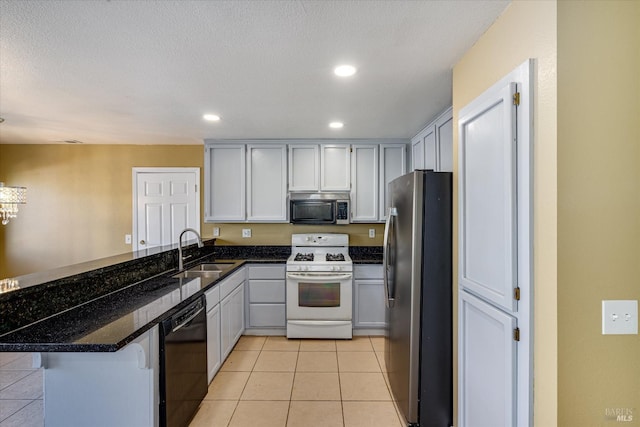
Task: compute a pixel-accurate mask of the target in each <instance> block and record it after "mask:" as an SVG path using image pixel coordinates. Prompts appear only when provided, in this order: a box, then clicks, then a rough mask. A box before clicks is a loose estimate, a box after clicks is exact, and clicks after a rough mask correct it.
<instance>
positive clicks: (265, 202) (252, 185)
mask: <svg viewBox="0 0 640 427" xmlns="http://www.w3.org/2000/svg"><path fill="white" fill-rule="evenodd" d="M286 220H287V147H286V145H283V144H278V145H247V221H255V222H270V221H273V222H283V221H286Z"/></svg>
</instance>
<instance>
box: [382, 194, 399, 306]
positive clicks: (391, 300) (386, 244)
mask: <svg viewBox="0 0 640 427" xmlns="http://www.w3.org/2000/svg"><path fill="white" fill-rule="evenodd" d="M395 216H398V211H397V210H396V208H393V207H392V208H389V212H388V213H387V221H386V224H385V225H384V242H383V244H384V251H383V256H382V270H383V274H384V277H383V278H384V302H385V305H386V306H387V308H391V307H393V304H394V298H391V295H390V294H389V255H390V253H391V247H390V246H389V243H390V242H389V233H390V232H391V231H390V230H391V227H392V221H393V220H392V218H393V217H395Z"/></svg>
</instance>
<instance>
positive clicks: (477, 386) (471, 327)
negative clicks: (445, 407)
mask: <svg viewBox="0 0 640 427" xmlns="http://www.w3.org/2000/svg"><path fill="white" fill-rule="evenodd" d="M459 301H460V303H459V319H460V322H459V325H458V331H459V333H458V343H459V345H458V352H459V355H460V357H459V364H458V378H459V381H458V382H459V385H458V386H459V390H458V394H459V396H460V397H461V399H459V405H460V407H459V408H458V412H459V414H460V419H459V420H458V424H459V425H460V426H464V427H513V426H515V425H516V400H517V399H516V341H514V339H513V330H514V329H515V328H516V326H517V325H516V319H515V318H514V317H513V316H510V315H508V314H506V313H504V312H503V311H501V310H497V309H496V308H494V307H492V306H491V305H489V304H487V303H486V302H483V301H482V300H481V299H479V298H476V297H475V296H473V295H471V294H468V293H467V292H465V291H461V292H460V298H459Z"/></svg>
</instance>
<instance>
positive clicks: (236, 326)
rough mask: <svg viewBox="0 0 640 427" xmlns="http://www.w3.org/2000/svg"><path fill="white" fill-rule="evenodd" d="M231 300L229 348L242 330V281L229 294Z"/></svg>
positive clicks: (238, 337) (236, 340)
mask: <svg viewBox="0 0 640 427" xmlns="http://www.w3.org/2000/svg"><path fill="white" fill-rule="evenodd" d="M230 297H231V300H232V306H231V307H232V309H233V312H232V314H231V326H230V332H231V333H230V340H231V341H230V345H231V348H233V346H234V345H235V344H236V342H238V340H239V339H240V336H241V335H242V333H243V332H244V282H243V283H242V284H240V286H238V288H237V289H236V290H235V291H233V293H232V294H231V295H230Z"/></svg>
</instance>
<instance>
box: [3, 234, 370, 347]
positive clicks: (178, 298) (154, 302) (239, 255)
mask: <svg viewBox="0 0 640 427" xmlns="http://www.w3.org/2000/svg"><path fill="white" fill-rule="evenodd" d="M211 249H212V248H210V249H209V253H204V255H203V253H201V252H198V250H197V249H195V250H194V252H195V254H196V256H194V260H193V261H192V262H190V263H189V264H187V267H190V266H193V265H196V264H199V263H202V262H212V261H214V260H215V261H216V262H230V263H233V266H232V267H231V268H229V269H227V270H226V271H224V272H223V273H222V274H221V275H220V277H219V278H217V279H210V280H205V279H201V278H195V279H182V278H174V277H172V276H174V275H175V274H176V273H177V271H176V269H175V264H171V263H172V260H173V258H171V257H174V256H175V255H172V254H171V252H175V251H174V250H173V248H170V250H169V251H166V252H161V253H157V254H154V255H153V256H152V257H149V258H147V259H145V258H144V257H142V258H141V259H139V260H134V261H131V262H134V264H135V265H140V266H142V267H138V268H143V267H144V268H145V269H146V271H151V272H153V271H154V269H153V268H151V267H149V265H150V264H153V265H154V266H155V264H154V263H159V264H160V265H159V266H157V267H155V270H159V271H160V273H157V272H156V273H155V275H153V276H151V277H148V276H147V277H145V278H143V279H141V280H137V281H134V282H133V283H126V282H122V283H125V284H124V285H122V284H119V283H118V284H113V285H111V284H105V283H103V282H104V281H108V280H107V279H105V278H104V277H106V276H104V275H105V274H107V273H110V274H111V275H114V274H117V272H116V273H114V272H113V271H103V270H104V269H108V268H110V266H108V265H106V264H108V263H105V262H102V263H101V267H100V268H98V269H97V270H92V271H88V272H85V273H83V274H81V275H77V276H71V277H68V278H62V279H60V280H57V281H54V282H51V283H55V285H54V284H49V283H45V284H42V285H41V286H40V287H37V286H32V287H30V288H29V289H23V290H22V292H23V293H24V294H25V297H23V300H28V299H33V298H34V297H35V298H36V299H37V298H38V297H39V298H40V299H41V300H43V302H41V305H45V303H46V299H47V297H48V296H47V295H49V297H50V296H51V295H56V296H57V295H58V293H60V292H66V293H67V294H69V293H70V292H69V291H67V289H68V288H72V287H75V288H80V289H85V288H86V289H88V290H87V291H86V292H93V293H92V294H91V295H90V296H88V297H87V298H88V299H87V300H85V301H83V300H82V299H81V298H80V297H79V296H78V295H77V294H78V293H79V292H80V291H78V290H77V289H76V290H74V291H72V293H71V294H70V295H71V296H69V295H65V301H64V303H65V304H67V306H64V305H58V306H56V307H55V309H53V308H52V309H51V310H52V311H51V313H45V314H42V313H41V314H39V316H41V318H35V317H34V318H33V319H36V320H33V319H31V318H29V317H28V316H26V320H24V321H23V323H24V324H20V323H16V324H15V325H14V326H13V328H11V329H10V330H8V331H7V330H5V331H1V330H0V351H4V352H8V351H16V352H17V351H19V352H23V351H24V352H28V351H42V352H113V351H117V350H119V349H121V348H122V347H124V346H125V345H127V344H128V343H130V342H131V341H133V340H134V339H135V338H137V337H138V336H140V335H142V334H143V333H144V332H146V331H148V330H149V329H151V328H153V327H154V326H155V325H157V324H158V323H160V322H162V321H163V320H164V319H166V318H168V317H169V316H171V315H172V314H174V313H175V312H176V311H178V310H179V309H181V308H182V307H183V306H185V305H186V304H188V303H189V302H191V301H193V300H195V299H196V298H198V297H199V296H201V295H203V294H204V292H205V291H206V290H208V289H210V288H213V287H214V286H217V284H218V283H219V282H221V281H223V280H224V279H225V278H227V277H229V276H230V275H231V274H233V273H234V272H236V271H237V270H238V269H239V268H241V267H242V266H244V265H246V264H254V263H269V264H271V263H285V262H286V260H287V258H288V257H289V255H290V253H291V248H290V247H289V246H266V247H261V246H258V247H249V246H242V247H215V248H214V249H213V254H212V253H211ZM350 255H351V257H352V259H353V262H354V264H378V263H381V262H382V253H381V248H378V247H371V248H368V247H352V248H350ZM158 257H162V258H158ZM129 258H131V257H129ZM170 258H171V259H170ZM118 261H120V258H118ZM135 265H134V266H129V267H127V268H129V270H126V268H125V267H121V270H118V271H123V272H122V275H124V276H127V275H128V276H131V277H130V279H131V280H135V279H140V277H138V276H136V274H132V273H131V270H132V269H134V268H135ZM168 267H170V268H168ZM98 271H99V272H100V274H103V275H102V276H101V275H99V274H98V273H95V272H98ZM56 274H57V273H56ZM77 277H82V280H85V281H86V283H89V284H90V286H85V285H86V283H85V282H82V280H80V279H76V278H77ZM92 280H93V281H92ZM131 280H130V281H131ZM58 282H61V283H62V284H60V283H58ZM78 282H80V283H78ZM96 283H98V284H96ZM62 285H64V287H62ZM108 285H109V286H112V288H109V286H108ZM115 286H119V288H117V289H115V290H114V288H113V287H115ZM94 288H98V289H99V292H98V291H97V290H96V289H94ZM38 290H39V293H36V291H38ZM47 291H49V294H47ZM73 292H75V293H73ZM40 294H42V295H40ZM15 295H18V294H15ZM5 297H6V295H5ZM5 299H6V298H5ZM23 300H20V299H16V298H14V299H13V300H7V301H3V300H0V303H4V304H5V305H4V306H3V307H0V308H5V307H11V309H13V310H14V312H13V313H14V314H15V313H18V312H20V311H19V310H23V311H25V307H24V304H25V301H23ZM16 301H17V302H16ZM55 304H56V300H55V299H54V300H51V301H49V304H48V305H51V306H54V305H55ZM0 305H2V304H0ZM48 305H47V306H48ZM65 307H66V308H65ZM29 308H30V307H26V311H27V312H28V311H29V310H28V309H29ZM55 310H58V311H57V312H56V311H55ZM5 314H6V313H3V316H4V315H5ZM27 314H28V313H27ZM3 322H5V319H3ZM5 323H6V322H5ZM10 327H11V325H9V326H7V328H10Z"/></svg>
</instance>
